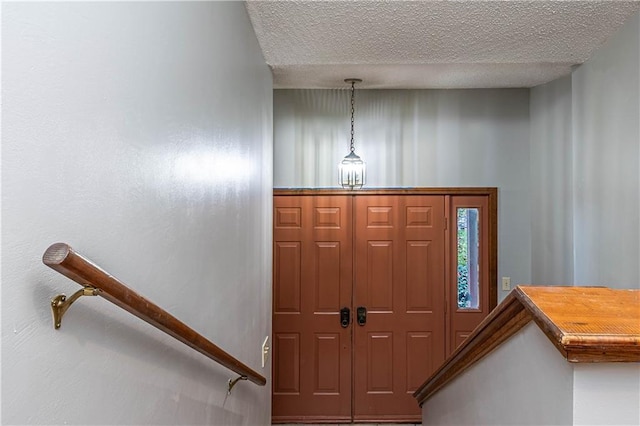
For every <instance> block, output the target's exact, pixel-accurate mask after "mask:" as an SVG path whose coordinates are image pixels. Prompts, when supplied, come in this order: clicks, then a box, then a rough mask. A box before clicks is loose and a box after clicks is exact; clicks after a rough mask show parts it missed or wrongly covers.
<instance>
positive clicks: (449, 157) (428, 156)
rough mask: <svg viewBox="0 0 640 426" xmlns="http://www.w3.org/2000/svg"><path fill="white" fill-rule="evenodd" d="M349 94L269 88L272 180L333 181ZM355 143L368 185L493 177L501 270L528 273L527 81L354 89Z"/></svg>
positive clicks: (477, 181)
mask: <svg viewBox="0 0 640 426" xmlns="http://www.w3.org/2000/svg"><path fill="white" fill-rule="evenodd" d="M349 96H350V91H349V90H275V91H274V185H275V187H335V186H336V185H337V165H338V163H339V162H340V161H341V160H342V158H343V157H344V156H345V155H346V154H347V153H348V149H349V130H350V104H349ZM355 146H356V153H357V154H358V155H360V156H361V157H362V158H363V159H364V160H365V161H366V162H367V174H368V176H367V187H394V186H423V187H442V186H475V187H478V186H496V187H498V188H499V196H498V198H499V201H498V202H499V211H498V214H499V221H498V224H499V226H498V228H499V229H498V241H499V244H498V247H499V253H498V259H499V265H498V274H499V276H510V277H511V279H512V282H513V283H514V284H515V283H528V282H530V280H531V265H530V263H531V215H530V212H531V210H530V204H529V203H530V187H529V186H530V184H529V164H530V160H529V96H528V90H359V91H358V90H356V113H355ZM496 285H497V283H496ZM499 295H500V296H499V298H500V299H502V298H503V297H504V296H505V295H506V292H502V291H501V290H500V291H499Z"/></svg>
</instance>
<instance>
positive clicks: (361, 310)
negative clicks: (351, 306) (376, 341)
mask: <svg viewBox="0 0 640 426" xmlns="http://www.w3.org/2000/svg"><path fill="white" fill-rule="evenodd" d="M356 317H357V321H358V325H365V324H366V323H367V308H365V307H364V306H358V309H357V310H356Z"/></svg>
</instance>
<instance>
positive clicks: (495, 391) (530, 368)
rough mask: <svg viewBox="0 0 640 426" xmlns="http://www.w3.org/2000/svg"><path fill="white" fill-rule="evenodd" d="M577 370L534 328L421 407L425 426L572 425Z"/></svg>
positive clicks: (485, 359) (478, 363)
mask: <svg viewBox="0 0 640 426" xmlns="http://www.w3.org/2000/svg"><path fill="white" fill-rule="evenodd" d="M573 381H574V376H573V368H572V366H571V365H570V364H569V363H568V362H567V361H566V360H565V359H564V358H563V357H562V356H561V355H560V353H559V352H558V350H557V349H556V348H555V347H554V346H553V345H552V344H551V342H549V339H548V338H547V337H546V336H545V335H544V333H543V332H542V331H540V329H539V328H538V326H537V325H535V323H533V322H532V323H530V324H528V325H527V326H525V327H524V328H523V329H522V330H520V331H519V332H518V333H516V334H515V335H514V336H512V337H511V338H510V339H509V340H507V341H506V342H504V343H503V344H502V345H500V346H499V347H498V348H496V349H495V350H494V351H493V352H491V354H489V355H488V356H487V357H485V358H483V359H481V360H480V361H478V362H477V363H476V364H474V365H473V366H472V367H471V368H470V369H468V370H467V371H465V372H464V373H462V374H461V375H460V376H458V377H456V378H455V379H453V380H452V381H451V382H450V383H449V384H447V385H446V386H445V387H444V388H442V389H441V390H440V391H438V392H437V393H436V394H435V395H434V396H433V397H431V398H430V399H428V400H427V401H426V402H425V404H424V405H423V406H422V424H424V425H438V426H440V425H458V426H462V425H571V424H573V403H572V402H573Z"/></svg>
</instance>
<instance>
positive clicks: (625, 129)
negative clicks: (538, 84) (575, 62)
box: [572, 13, 640, 288]
mask: <svg viewBox="0 0 640 426" xmlns="http://www.w3.org/2000/svg"><path fill="white" fill-rule="evenodd" d="M639 46H640V14H638V13H636V14H635V15H634V16H633V18H631V19H630V20H629V21H628V22H627V23H626V24H625V25H624V26H623V27H622V28H621V30H620V31H619V32H618V33H617V34H616V35H615V36H614V37H613V38H612V39H611V40H609V42H608V43H607V44H606V45H605V46H604V47H602V48H601V49H599V50H598V51H597V52H596V53H595V54H594V55H593V57H592V58H591V59H589V61H588V62H587V63H586V64H584V65H583V66H581V67H579V68H577V69H576V70H575V71H574V73H573V74H572V92H573V144H572V146H573V178H574V192H573V196H574V206H573V211H574V222H573V234H574V236H575V241H574V247H575V274H574V275H575V284H576V285H589V284H602V285H607V286H609V287H616V288H640V263H639V262H638V259H639V258H640V197H639V194H640V178H639V176H638V170H639V169H640V127H639V124H638V123H639V122H640V98H639V97H638V94H639V93H640V48H639Z"/></svg>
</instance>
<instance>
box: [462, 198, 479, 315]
mask: <svg viewBox="0 0 640 426" xmlns="http://www.w3.org/2000/svg"><path fill="white" fill-rule="evenodd" d="M457 210H458V211H457V223H458V226H457V231H458V238H457V240H458V241H457V249H458V250H457V253H458V268H457V269H458V308H462V309H465V308H466V309H477V308H478V306H479V304H478V301H479V300H480V297H479V294H478V288H479V286H478V283H479V279H480V270H479V269H480V264H479V263H478V260H479V259H478V254H479V252H480V246H479V243H480V241H479V232H478V225H479V223H478V215H479V212H478V209H477V208H458V209H457Z"/></svg>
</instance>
